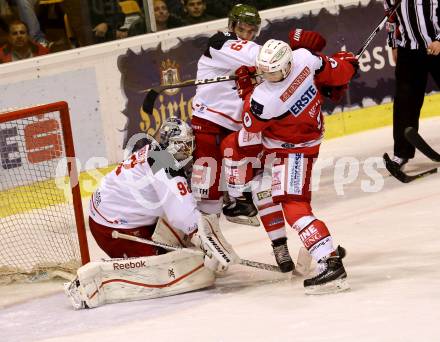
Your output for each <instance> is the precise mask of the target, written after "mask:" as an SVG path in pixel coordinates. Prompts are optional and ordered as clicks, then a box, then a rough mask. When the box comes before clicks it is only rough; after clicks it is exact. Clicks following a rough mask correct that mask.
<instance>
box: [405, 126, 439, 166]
mask: <svg viewBox="0 0 440 342" xmlns="http://www.w3.org/2000/svg"><path fill="white" fill-rule="evenodd" d="M405 138H406V140H408V142H409V143H410V144H411V145H413V146H414V147H415V148H416V149H418V150H419V151H420V152H422V153H423V154H424V155H425V156H427V157H428V158H429V159H431V160H432V161H434V162H438V163H440V154H439V153H437V152H436V151H434V149H433V148H432V147H431V146H429V145H428V143H427V142H426V141H425V140H424V139H423V138H422V137H421V135H420V134H419V133H418V132H417V131H416V129H415V128H414V127H407V128H405Z"/></svg>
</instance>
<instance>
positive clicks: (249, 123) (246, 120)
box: [243, 112, 252, 128]
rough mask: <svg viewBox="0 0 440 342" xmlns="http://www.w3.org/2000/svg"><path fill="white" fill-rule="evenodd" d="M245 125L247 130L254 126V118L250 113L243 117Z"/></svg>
mask: <svg viewBox="0 0 440 342" xmlns="http://www.w3.org/2000/svg"><path fill="white" fill-rule="evenodd" d="M243 125H244V127H246V128H249V127H251V126H252V118H251V116H250V115H249V113H248V112H246V113H244V115H243Z"/></svg>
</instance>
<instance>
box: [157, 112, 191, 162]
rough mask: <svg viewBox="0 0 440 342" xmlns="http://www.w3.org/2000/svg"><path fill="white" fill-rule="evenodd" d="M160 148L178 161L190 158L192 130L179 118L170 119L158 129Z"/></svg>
mask: <svg viewBox="0 0 440 342" xmlns="http://www.w3.org/2000/svg"><path fill="white" fill-rule="evenodd" d="M159 141H160V146H161V147H162V148H163V149H164V150H166V151H168V152H169V153H170V154H172V155H173V156H174V158H175V159H176V160H178V161H182V160H185V159H188V158H190V157H192V153H193V151H194V134H193V130H192V128H191V127H190V126H189V125H188V124H187V123H186V122H184V121H182V120H181V119H179V118H176V117H171V118H168V119H166V120H165V121H164V123H163V124H162V126H160V129H159Z"/></svg>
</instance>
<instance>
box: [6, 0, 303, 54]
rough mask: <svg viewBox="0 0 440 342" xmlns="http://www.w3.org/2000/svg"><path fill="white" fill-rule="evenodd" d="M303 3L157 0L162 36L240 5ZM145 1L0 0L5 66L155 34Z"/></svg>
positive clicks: (265, 6) (221, 15)
mask: <svg viewBox="0 0 440 342" xmlns="http://www.w3.org/2000/svg"><path fill="white" fill-rule="evenodd" d="M299 2H303V1H302V0H258V1H256V0H243V1H227V0H153V11H154V17H155V24H156V31H162V30H166V29H172V28H176V27H181V26H185V25H192V24H198V23H202V22H207V21H210V20H216V19H220V18H225V17H226V16H227V14H228V12H229V10H230V9H231V8H232V6H234V5H235V4H237V3H244V4H249V5H253V6H255V7H256V8H257V9H258V10H264V9H268V8H274V7H279V6H284V5H289V4H293V3H299ZM143 6H144V1H143V0H0V63H6V62H11V61H16V60H21V59H26V58H30V57H34V56H40V55H44V54H47V53H52V52H58V51H63V50H68V49H72V48H76V47H81V46H87V45H92V44H96V43H102V42H107V41H112V40H115V39H123V38H126V37H131V36H136V35H140V34H145V33H147V32H149V29H148V27H149V26H148V25H147V22H148V19H147V21H146V20H145V11H144V7H143Z"/></svg>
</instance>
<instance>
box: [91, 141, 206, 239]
mask: <svg viewBox="0 0 440 342" xmlns="http://www.w3.org/2000/svg"><path fill="white" fill-rule="evenodd" d="M174 163H175V160H174V159H173V158H172V156H171V155H170V154H169V153H167V152H166V151H155V150H151V149H150V146H149V145H147V146H145V147H143V148H142V149H140V150H139V151H137V152H136V153H134V154H132V155H131V157H130V158H129V159H127V160H125V161H123V162H122V163H120V164H119V165H118V166H117V167H116V168H115V169H114V170H113V171H112V172H110V173H109V174H107V175H106V176H105V177H104V178H103V180H102V182H101V185H100V187H99V188H98V189H97V190H96V191H95V193H94V194H93V195H92V198H91V200H90V216H91V218H92V219H93V220H94V221H95V222H97V223H99V224H101V225H104V226H108V227H111V228H137V227H142V226H148V225H153V224H155V223H156V222H157V220H158V218H160V217H163V218H165V219H166V220H167V221H168V222H169V223H170V224H171V225H172V226H173V227H175V228H177V229H179V230H181V231H182V232H183V233H185V234H189V233H191V232H193V231H194V230H195V229H196V228H197V222H198V220H199V218H200V212H199V211H198V210H197V209H196V201H195V199H194V197H193V196H192V194H191V190H190V188H189V186H188V184H187V181H186V178H185V177H184V175H182V174H181V171H180V172H179V171H178V170H175V169H173V166H175V164H174ZM176 169H177V168H176Z"/></svg>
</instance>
